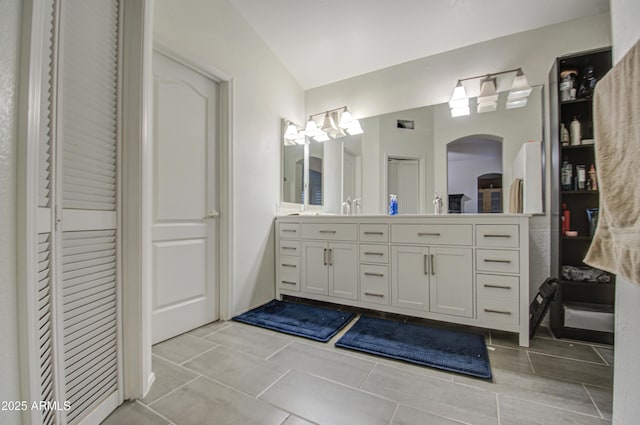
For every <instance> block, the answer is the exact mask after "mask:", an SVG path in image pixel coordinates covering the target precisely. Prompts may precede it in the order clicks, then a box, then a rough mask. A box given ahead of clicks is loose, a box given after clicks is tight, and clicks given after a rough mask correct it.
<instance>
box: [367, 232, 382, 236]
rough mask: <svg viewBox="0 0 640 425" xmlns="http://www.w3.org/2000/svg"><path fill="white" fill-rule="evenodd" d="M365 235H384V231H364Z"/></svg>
mask: <svg viewBox="0 0 640 425" xmlns="http://www.w3.org/2000/svg"><path fill="white" fill-rule="evenodd" d="M364 234H365V235H380V236H382V235H384V232H364Z"/></svg>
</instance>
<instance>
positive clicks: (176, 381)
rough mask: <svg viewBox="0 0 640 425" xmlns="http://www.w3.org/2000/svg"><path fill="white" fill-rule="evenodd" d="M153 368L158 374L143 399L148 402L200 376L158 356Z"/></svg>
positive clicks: (152, 365) (153, 361) (154, 360)
mask: <svg viewBox="0 0 640 425" xmlns="http://www.w3.org/2000/svg"><path fill="white" fill-rule="evenodd" d="M151 370H152V371H153V373H154V374H155V375H156V380H155V381H154V382H153V385H151V389H150V390H149V393H148V394H147V396H146V397H145V398H143V399H142V401H143V402H144V403H146V404H149V403H151V402H153V401H155V400H157V399H158V398H160V397H162V396H164V395H166V394H168V393H170V392H171V391H173V390H175V389H176V388H178V387H179V386H181V385H184V384H186V383H187V382H189V381H191V380H193V379H195V378H196V377H197V376H198V375H197V374H195V373H193V372H191V371H189V370H187V369H185V368H183V367H181V366H176V365H175V364H173V363H171V362H168V361H166V360H164V359H162V358H160V357H158V356H153V359H152V364H151Z"/></svg>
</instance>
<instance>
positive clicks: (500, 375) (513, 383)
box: [453, 369, 599, 416]
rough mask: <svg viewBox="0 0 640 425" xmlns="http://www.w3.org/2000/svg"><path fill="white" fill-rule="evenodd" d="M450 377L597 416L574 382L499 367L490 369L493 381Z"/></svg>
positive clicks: (592, 405)
mask: <svg viewBox="0 0 640 425" xmlns="http://www.w3.org/2000/svg"><path fill="white" fill-rule="evenodd" d="M453 380H454V382H460V383H464V384H467V385H470V386H474V387H479V388H483V389H485V390H489V391H495V392H497V393H500V394H504V395H508V396H511V397H515V398H518V399H521V400H528V401H531V402H537V403H542V404H546V405H549V406H555V407H558V408H561V409H565V410H571V411H574V412H579V413H584V414H587V415H592V416H599V414H598V411H597V410H596V408H595V406H594V404H593V402H592V401H591V398H590V397H589V394H588V393H587V391H586V390H585V388H584V386H583V385H582V384H579V383H575V382H567V381H560V380H557V379H552V378H547V377H544V376H537V375H531V374H526V373H517V372H512V371H508V370H500V369H497V370H494V371H493V380H492V381H487V380H482V379H471V378H466V377H463V376H461V375H456V376H454V377H453Z"/></svg>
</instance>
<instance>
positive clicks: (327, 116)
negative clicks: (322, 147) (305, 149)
mask: <svg viewBox="0 0 640 425" xmlns="http://www.w3.org/2000/svg"><path fill="white" fill-rule="evenodd" d="M319 115H324V120H323V121H322V127H318V123H317V122H316V121H315V120H314V119H313V117H315V116H319ZM336 123H337V124H336ZM304 132H305V134H306V135H307V136H308V137H310V138H312V139H313V140H314V141H316V142H326V141H327V140H331V139H339V138H341V137H344V136H346V135H347V134H349V135H352V136H354V135H356V134H362V133H363V131H362V127H361V126H360V122H359V121H358V120H357V119H355V118H353V116H352V115H351V112H349V109H347V107H346V106H341V107H340V108H335V109H330V110H328V111H324V112H319V113H317V114H312V115H309V121H308V122H307V126H306V127H305V131H304Z"/></svg>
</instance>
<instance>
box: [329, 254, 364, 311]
mask: <svg viewBox="0 0 640 425" xmlns="http://www.w3.org/2000/svg"><path fill="white" fill-rule="evenodd" d="M329 295H331V296H332V297H338V298H346V299H349V300H357V299H358V245H356V244H350V243H336V242H330V243H329Z"/></svg>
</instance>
